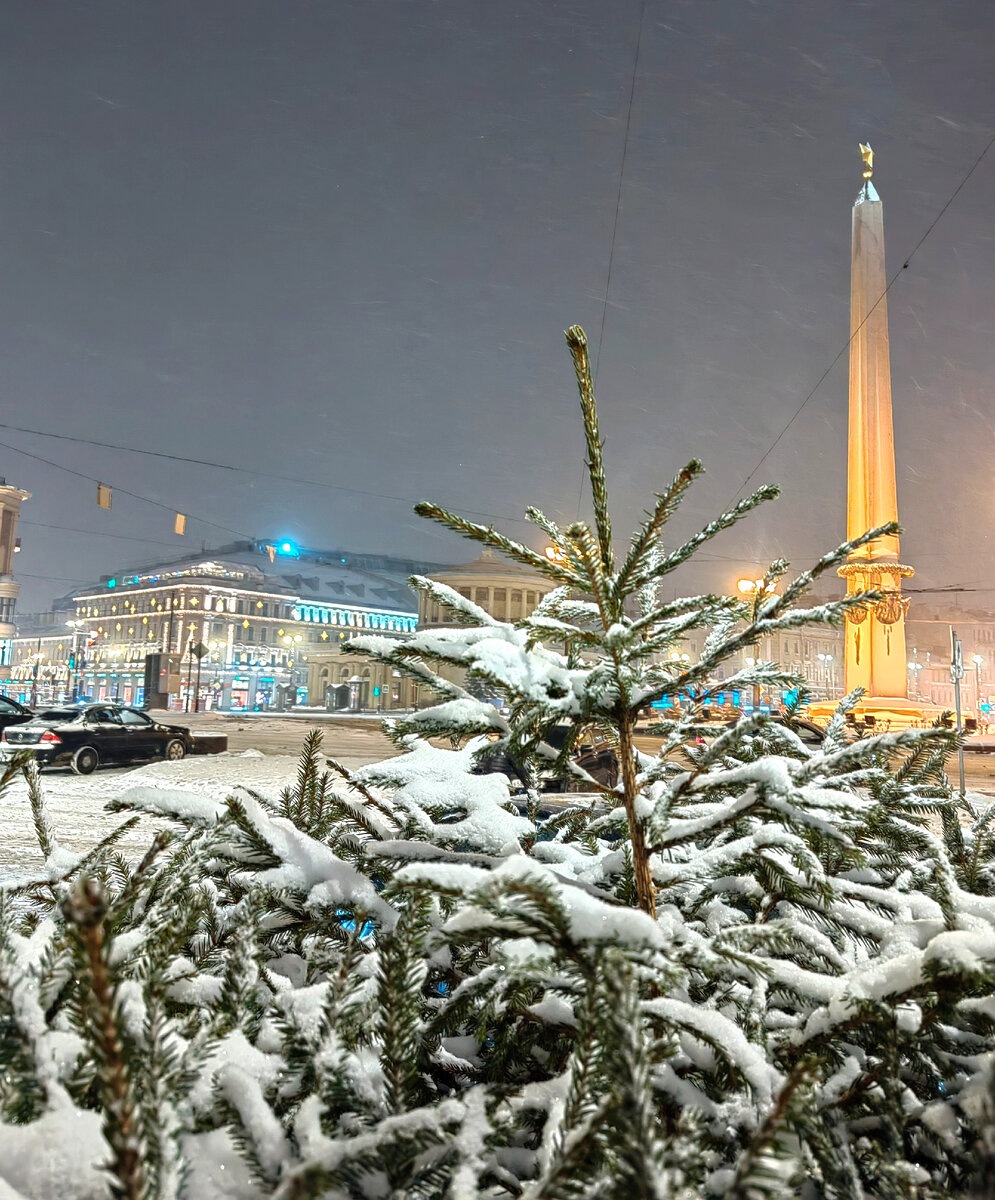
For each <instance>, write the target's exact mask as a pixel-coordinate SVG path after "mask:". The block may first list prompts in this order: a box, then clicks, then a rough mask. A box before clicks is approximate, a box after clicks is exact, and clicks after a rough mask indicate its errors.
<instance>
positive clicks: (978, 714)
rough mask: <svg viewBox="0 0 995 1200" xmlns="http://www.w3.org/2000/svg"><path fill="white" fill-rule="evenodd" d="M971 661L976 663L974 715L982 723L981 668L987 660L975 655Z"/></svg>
mask: <svg viewBox="0 0 995 1200" xmlns="http://www.w3.org/2000/svg"><path fill="white" fill-rule="evenodd" d="M971 661H972V662H973V663H974V682H975V693H974V698H975V704H974V715H975V718H976V719H977V720H978V721H979V722H980V720H981V667H982V664H983V663H984V661H985V660H984V659H983V658H982V657H981V655H980V654H975V655H974V657H973V658H972V659H971Z"/></svg>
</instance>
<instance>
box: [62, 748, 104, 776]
mask: <svg viewBox="0 0 995 1200" xmlns="http://www.w3.org/2000/svg"><path fill="white" fill-rule="evenodd" d="M99 764H100V755H99V754H98V753H97V752H96V750H94V748H93V747H92V746H80V748H79V749H78V750H77V751H76V753H75V754H74V755H73V758H72V762H71V763H70V764H69V765H70V766H71V767H72V769H73V774H75V775H92V774H93V772H94V771H95V770H96V769H97V767H98V765H99Z"/></svg>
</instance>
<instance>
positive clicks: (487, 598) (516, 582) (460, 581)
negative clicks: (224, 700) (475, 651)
mask: <svg viewBox="0 0 995 1200" xmlns="http://www.w3.org/2000/svg"><path fill="white" fill-rule="evenodd" d="M431 578H432V579H435V580H438V582H439V583H444V584H445V585H446V586H447V587H450V588H452V589H453V591H454V592H458V593H459V594H460V595H461V596H464V597H466V599H467V600H472V601H473V603H474V604H476V605H478V606H479V607H480V608H482V609H483V610H484V612H486V613H489V614H490V615H491V616H492V617H495V618H496V619H497V620H499V621H520V620H522V618H524V617H527V616H529V615H530V614H531V612H532V610H533V609H534V608H535V606H536V605H537V604H538V603H539V601H540V600H541V599H542V597H543V596H544V595H545V594H546V593H547V592H550V591H552V589H553V588H554V587H555V584H554V583H553V582H552V580H549V579H546V578H544V577H543V576H542V575H538V574H536V573H535V572H534V571H530V570H528V568H526V567H519V566H516V565H515V564H514V563H511V562H507V561H505V560H504V559H501V558H498V556H497V555H496V554H495V553H494V551H493V550H491V549H489V548H488V549H485V550H484V551H483V553H482V554H481V555H480V557H479V558H475V559H474V560H473V561H472V562H467V563H458V564H456V565H455V566H451V567H436V568H435V569H434V570H433V571H432V572H431ZM455 623H456V622H455V621H453V619H452V617H451V614H450V611H449V610H448V609H447V608H445V607H444V606H443V605H441V604H439V603H438V602H437V601H435V600H432V599H431V598H430V597H429V596H427V595H426V594H425V593H424V592H419V593H418V628H419V629H431V628H433V627H435V628H444V627H446V626H452V625H454V624H455ZM309 667H310V670H309V678H308V683H309V689H308V691H309V695H310V697H311V703H312V704H315V703H318V702H319V700H318V698H319V697H321V696H325V697H327V702H328V703H329V704H330V706H331V707H334V708H355V709H367V710H369V709H375V710H378V711H388V710H390V709H392V708H419V707H422V706H424V705H427V704H433V703H435V701H436V699H437V697H436V695H435V693H433V692H430V691H429V690H428V689H426V688H425V687H419V686H418V685H417V684H415V683H413V682H412V680H410V679H408V678H407V677H405V676H402V675H401V674H400V673H399V672H395V671H392V670H391V669H390V668H388V667H385V666H384V665H383V664H381V663H376V662H373V661H371V660H370V659H369V658H367V657H366V655H364V654H350V653H349V650H348V647H345V648H344V649H343V650H342V651H340V652H338V653H336V652H335V651H334V650H331V649H330V650H329V651H328V652H327V653H321V652H319V653H312V654H311V656H310V662H309ZM443 674H446V672H443Z"/></svg>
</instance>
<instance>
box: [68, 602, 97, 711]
mask: <svg viewBox="0 0 995 1200" xmlns="http://www.w3.org/2000/svg"><path fill="white" fill-rule="evenodd" d="M89 624H90V622H89V621H87V620H84V619H83V618H82V617H76V618H75V619H74V620H72V621H67V622H66V625H67V626H68V628H69V629H71V630H72V631H73V644H72V649H71V650H70V652H69V654H70V658H71V660H72V661H71V666H70V672H69V680H68V682H69V685H70V695H69V699H70V700H72V701H74V702H75V701H76V700H78V699H79V679H80V675H81V673H82V667H83V659H85V657H86V656H85V654H83V655H81V654H80V652H79V635H80V630H81V629H84V628H85V627H86V626H87V625H89ZM89 634H90V637H91V638H95V637H96V636H97V631H96V630H95V629H91V630H90V631H89Z"/></svg>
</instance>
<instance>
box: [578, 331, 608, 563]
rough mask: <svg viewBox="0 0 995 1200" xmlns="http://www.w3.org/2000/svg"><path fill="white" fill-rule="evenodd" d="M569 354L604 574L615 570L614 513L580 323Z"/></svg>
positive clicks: (584, 337)
mask: <svg viewBox="0 0 995 1200" xmlns="http://www.w3.org/2000/svg"><path fill="white" fill-rule="evenodd" d="M566 339H567V345H568V346H569V347H570V357H571V358H572V359H573V364H574V371H575V373H576V375H577V390H578V392H579V393H580V409H581V413H582V414H583V417H584V439H585V441H586V443H587V473H588V478H589V479H590V481H591V499H592V501H593V504H594V524H595V527H596V528H597V531H598V549H599V551H600V557H601V570H602V571H603V572H604V574H605V575H611V574H613V573H614V571H615V549H614V545H613V543H612V523H611V514H610V513H609V511H608V485H607V482H606V480H605V463H604V455H603V453H602V451H603V449H604V442H603V441H602V440H601V431H600V429H599V428H598V409H597V405H596V404H595V402H594V381H593V380H592V378H591V361H590V357H589V355H588V352H587V335H586V334H585V333H584V331H583V329H581V327H580V326H579V325H571V326H570V328H569V329H568V330H567V331H566Z"/></svg>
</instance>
